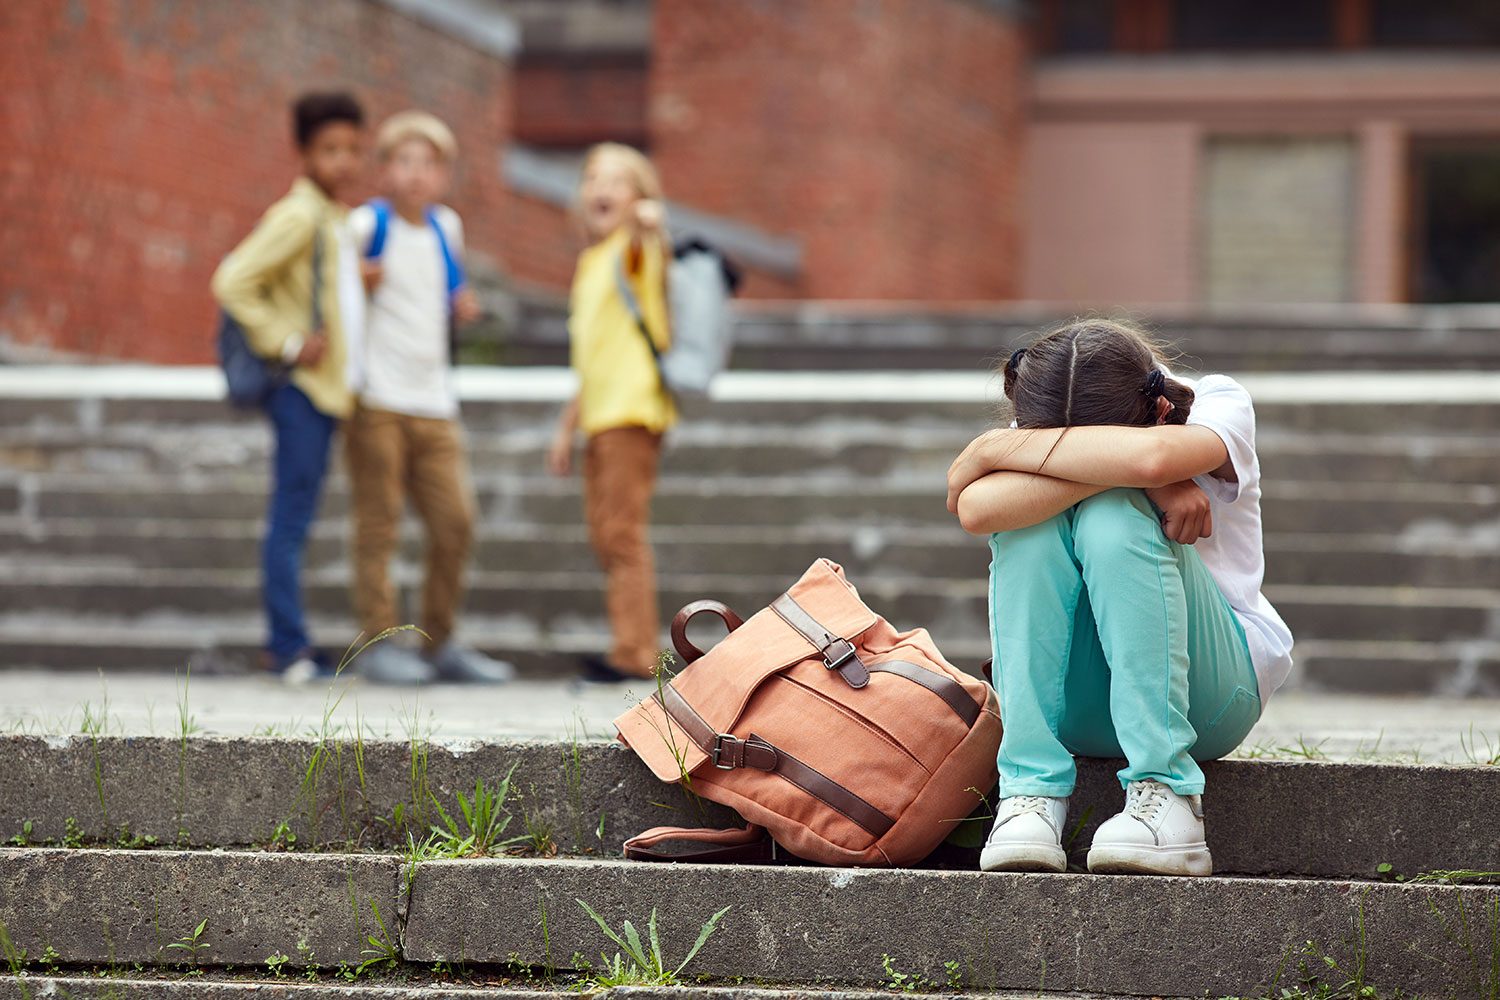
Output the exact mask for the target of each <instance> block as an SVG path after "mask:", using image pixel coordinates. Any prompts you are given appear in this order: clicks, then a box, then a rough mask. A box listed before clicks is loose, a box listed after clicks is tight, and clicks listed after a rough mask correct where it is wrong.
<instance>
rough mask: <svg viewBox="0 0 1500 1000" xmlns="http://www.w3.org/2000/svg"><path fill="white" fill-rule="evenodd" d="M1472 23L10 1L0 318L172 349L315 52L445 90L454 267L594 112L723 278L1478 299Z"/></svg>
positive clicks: (530, 217)
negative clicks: (464, 233)
mask: <svg viewBox="0 0 1500 1000" xmlns="http://www.w3.org/2000/svg"><path fill="white" fill-rule="evenodd" d="M1419 8H1420V9H1419ZM1455 47H1456V48H1458V49H1462V51H1461V52H1455ZM1497 53H1500V15H1496V14H1495V13H1494V11H1493V9H1492V6H1491V5H1490V4H1488V3H1487V2H1480V0H1430V2H1428V3H1425V4H1422V5H1415V6H1414V5H1412V4H1410V3H1408V2H1405V0H1308V2H1306V3H1297V4H1273V5H1264V4H1257V3H1246V2H1240V0H1215V2H1214V3H1196V2H1189V0H754V2H750V0H467V2H465V3H461V4H457V3H449V2H446V0H320V2H318V3H316V4H312V3H304V2H300V0H264V2H260V3H256V4H238V3H235V4H229V3H222V2H217V0H88V2H84V0H67V2H64V0H15V2H12V3H9V4H5V5H0V138H3V146H0V149H3V154H0V218H3V219H4V224H3V226H0V348H5V349H6V351H7V352H8V353H14V354H20V355H24V354H26V353H27V352H28V351H29V350H30V349H36V350H38V351H42V352H46V351H53V352H65V353H76V354H81V355H88V356H98V357H130V358H141V359H147V360H158V361H206V360H208V359H209V357H210V344H211V336H210V332H211V328H212V324H213V311H214V310H213V304H212V302H211V301H210V299H209V296H208V294H207V285H208V278H209V275H210V274H211V272H212V270H213V268H214V266H215V264H216V263H217V261H218V260H219V258H220V257H221V256H222V255H223V254H224V253H225V252H226V251H227V250H228V249H229V248H230V247H231V246H232V245H233V244H234V243H235V241H236V240H237V239H238V238H239V237H240V236H241V235H242V234H243V233H244V232H246V231H247V230H248V229H249V228H250V227H251V226H252V225H254V222H255V220H256V218H257V216H258V214H259V213H260V211H261V210H263V209H264V207H265V206H266V205H267V204H268V203H269V202H270V201H271V200H273V199H274V198H275V197H277V196H278V195H279V194H280V193H281V192H282V191H283V190H285V188H286V186H287V183H288V182H289V180H290V179H291V177H292V176H293V175H294V173H295V171H296V160H295V157H294V155H293V151H292V149H291V143H290V139H289V137H288V123H287V117H288V115H287V107H288V105H289V103H290V101H291V99H292V98H293V96H294V95H295V94H297V93H298V92H301V91H303V90H307V89H313V88H319V87H348V88H350V89H352V90H353V91H355V93H357V94H358V95H359V97H360V98H361V99H362V100H363V101H364V102H365V103H366V105H367V107H368V109H369V111H370V114H371V118H372V120H375V121H378V120H379V119H380V118H381V117H383V116H384V115H386V114H388V113H390V112H393V111H395V110H398V109H401V108H405V107H410V106H421V107H426V108H430V109H431V110H434V111H436V112H437V113H438V114H440V115H442V116H443V117H444V118H446V119H447V120H448V121H449V122H451V123H452V124H453V126H454V128H455V130H456V131H457V133H458V137H459V141H460V144H461V147H462V153H461V158H460V162H459V165H458V169H457V174H456V179H455V181H456V182H455V190H454V192H453V194H452V196H451V199H450V200H451V201H452V203H453V204H454V205H455V206H456V207H457V208H458V209H459V210H460V211H461V213H462V214H463V216H464V219H465V222H466V225H467V229H468V234H469V249H470V257H471V264H472V266H473V270H474V271H475V273H476V274H479V275H481V276H485V277H487V278H489V279H491V280H492V281H499V282H501V283H503V284H507V285H509V286H510V287H512V288H513V289H518V290H522V291H525V290H527V289H536V290H540V291H541V292H542V293H543V294H545V295H551V296H554V297H555V296H557V295H559V294H560V293H561V292H562V291H563V290H565V289H566V287H567V283H568V280H569V277H570V275H571V273H572V267H573V262H574V260H575V257H576V254H577V252H578V250H579V241H578V235H577V232H576V229H575V227H574V226H573V224H572V223H571V221H570V218H569V213H568V203H569V201H570V198H571V192H572V190H573V188H574V186H575V184H576V168H577V163H578V157H579V155H580V154H581V152H582V150H583V149H584V148H586V147H587V146H588V145H589V144H591V143H593V142H595V141H599V140H602V139H623V140H625V141H629V142H633V143H636V144H639V145H641V146H643V147H645V148H646V149H647V150H648V152H650V153H651V155H652V156H653V157H654V158H655V159H656V161H657V162H658V163H659V165H660V167H661V170H662V173H663V176H664V179H665V181H666V185H667V190H668V194H669V196H670V197H671V198H672V200H673V203H674V212H675V216H674V217H675V219H677V220H678V221H679V222H682V221H686V222H688V223H691V224H694V225H703V226H708V227H710V228H712V227H718V228H717V229H714V231H713V232H712V233H710V235H711V236H717V237H719V238H721V245H725V246H726V247H730V248H731V249H733V250H734V251H735V252H736V253H737V254H738V255H739V257H740V262H741V263H742V264H743V265H745V266H746V268H747V270H748V272H749V277H748V281H747V284H746V287H745V289H744V294H746V295H747V296H749V297H752V298H782V299H876V300H917V301H925V302H929V303H933V304H934V306H937V305H939V304H942V303H955V302H963V301H968V300H990V301H993V300H1016V299H1020V300H1032V301H1042V302H1050V303H1060V304H1064V305H1066V306H1068V307H1076V306H1085V307H1114V306H1122V305H1123V306H1137V305H1145V306H1148V307H1149V306H1152V305H1156V304H1162V303H1173V304H1186V305H1188V306H1190V307H1199V306H1210V307H1213V306H1219V305H1231V306H1238V305H1242V304H1247V303H1248V304H1257V303H1265V302H1325V303H1337V302H1348V303H1388V302H1403V301H1418V302H1421V301H1428V302H1442V301H1476V300H1479V301H1484V300H1489V301H1495V300H1500V183H1497V182H1495V181H1494V180H1493V178H1496V177H1500V110H1497V109H1500V56H1497Z"/></svg>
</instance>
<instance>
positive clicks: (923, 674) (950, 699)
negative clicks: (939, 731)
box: [870, 660, 979, 729]
mask: <svg viewBox="0 0 1500 1000" xmlns="http://www.w3.org/2000/svg"><path fill="white" fill-rule="evenodd" d="M870 672H871V673H877V672H881V673H887V674H896V675H897V676H900V677H905V678H906V679H907V680H909V681H912V682H914V683H917V684H920V685H922V686H923V687H924V688H926V689H927V690H929V691H931V692H932V693H933V694H935V695H937V696H938V697H939V698H941V699H943V700H944V701H946V702H947V703H948V707H949V708H951V709H953V711H954V712H955V713H956V714H957V715H958V717H959V718H960V719H963V720H964V725H966V726H968V727H969V728H970V729H972V728H974V723H975V722H978V721H979V706H978V705H977V704H976V703H975V701H974V699H973V698H970V697H969V692H967V691H965V690H964V688H963V685H962V684H960V683H958V681H956V680H954V679H953V678H951V677H949V676H947V675H946V674H940V673H938V672H937V671H936V670H928V669H927V668H926V667H923V666H920V665H919V664H916V663H908V662H907V661H906V660H881V661H880V662H879V663H872V664H870Z"/></svg>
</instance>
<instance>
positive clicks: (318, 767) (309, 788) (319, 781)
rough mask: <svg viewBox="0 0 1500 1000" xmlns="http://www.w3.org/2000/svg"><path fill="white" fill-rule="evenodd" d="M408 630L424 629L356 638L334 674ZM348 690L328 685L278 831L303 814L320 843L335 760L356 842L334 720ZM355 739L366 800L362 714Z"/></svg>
mask: <svg viewBox="0 0 1500 1000" xmlns="http://www.w3.org/2000/svg"><path fill="white" fill-rule="evenodd" d="M408 631H411V632H418V633H419V634H420V632H421V630H420V629H418V628H417V627H416V626H415V625H399V626H396V627H395V628H388V629H386V630H385V631H383V632H381V633H380V634H379V635H376V636H375V637H374V638H372V639H370V640H368V641H366V642H364V643H360V640H359V638H358V637H356V638H355V640H354V642H351V643H350V644H349V646H348V648H347V649H345V650H344V655H343V657H342V658H341V659H340V660H339V664H338V667H337V668H336V669H335V671H334V676H335V677H340V676H343V673H344V671H345V670H346V669H348V668H349V666H350V665H351V664H353V663H354V661H355V660H356V659H358V658H359V656H360V655H361V654H362V653H364V651H365V650H367V649H369V648H370V647H371V646H373V645H374V644H375V643H377V642H380V641H382V640H384V639H388V638H390V637H391V636H393V635H396V634H398V633H400V632H408ZM348 692H349V689H348V688H347V687H346V688H344V689H342V690H341V691H339V692H338V696H337V697H335V696H334V693H333V688H332V687H329V689H328V692H327V693H326V694H325V695H324V696H323V715H322V719H321V721H320V722H319V724H318V725H317V726H316V727H314V728H313V729H312V730H311V731H310V732H309V733H308V735H309V736H310V737H311V738H312V739H313V741H314V744H315V745H314V747H313V752H312V756H311V757H310V758H308V760H307V763H306V764H305V765H304V766H302V767H301V768H300V769H299V770H300V772H301V774H300V776H301V786H300V788H299V789H298V791H297V797H296V798H295V799H294V800H293V801H292V809H291V812H290V813H289V814H288V815H287V817H286V818H285V819H284V820H282V823H281V826H280V827H278V831H280V830H281V829H282V828H285V830H286V832H287V833H290V824H291V820H292V819H293V818H295V817H297V816H298V815H299V814H300V815H301V817H302V818H303V819H304V820H305V822H306V827H307V832H308V836H309V838H310V840H311V843H312V845H313V846H317V844H318V843H319V837H318V827H319V822H320V820H321V817H322V813H323V811H324V809H326V808H327V807H326V806H320V803H319V789H320V787H321V786H322V785H323V775H324V772H325V771H326V770H327V769H328V766H329V764H330V762H332V763H333V766H334V771H335V772H336V774H337V776H338V779H339V785H338V805H339V816H340V819H341V821H342V823H343V833H344V840H345V841H346V842H349V843H353V842H354V840H355V837H354V836H353V834H352V831H351V829H350V826H349V806H348V801H347V798H346V791H347V790H346V788H345V783H344V780H343V779H344V757H343V740H342V739H341V727H340V726H338V725H336V724H335V723H334V722H333V716H334V713H335V712H337V711H338V709H339V706H340V705H342V704H343V701H344V696H345V695H346V694H348ZM354 739H355V750H354V754H355V767H356V770H357V771H358V774H359V783H360V792H361V797H362V799H363V793H364V789H365V778H364V741H363V738H362V736H361V734H360V731H359V716H358V714H357V713H356V715H355V723H354ZM363 801H364V804H365V805H366V806H367V805H368V800H367V799H366V800H363ZM366 811H367V810H366ZM362 835H363V830H361V836H362ZM274 839H275V838H274V837H273V841H274ZM288 842H290V841H288Z"/></svg>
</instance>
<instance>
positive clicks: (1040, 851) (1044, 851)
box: [979, 843, 1068, 872]
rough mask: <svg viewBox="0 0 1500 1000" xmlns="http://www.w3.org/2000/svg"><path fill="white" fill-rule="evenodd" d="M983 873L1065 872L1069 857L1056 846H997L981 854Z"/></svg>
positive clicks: (1038, 844) (986, 848)
mask: <svg viewBox="0 0 1500 1000" xmlns="http://www.w3.org/2000/svg"><path fill="white" fill-rule="evenodd" d="M979 870H980V871H982V872H1065V871H1067V870H1068V855H1067V854H1066V853H1065V852H1064V851H1063V849H1062V848H1061V847H1058V846H1057V845H1056V844H1040V843H1037V844H996V845H993V846H987V847H985V849H984V850H982V851H980V852H979Z"/></svg>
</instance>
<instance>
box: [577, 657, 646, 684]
mask: <svg viewBox="0 0 1500 1000" xmlns="http://www.w3.org/2000/svg"><path fill="white" fill-rule="evenodd" d="M578 679H579V680H580V681H582V682H583V683H585V684H624V683H626V682H628V681H634V680H640V678H639V677H632V676H630V675H629V674H627V673H622V672H621V671H620V670H617V669H616V668H615V667H614V666H613V665H612V664H611V663H610V662H609V661H608V660H606V659H605V658H604V657H602V656H585V657H584V658H583V671H582V672H581V673H580V674H579V675H578Z"/></svg>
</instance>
